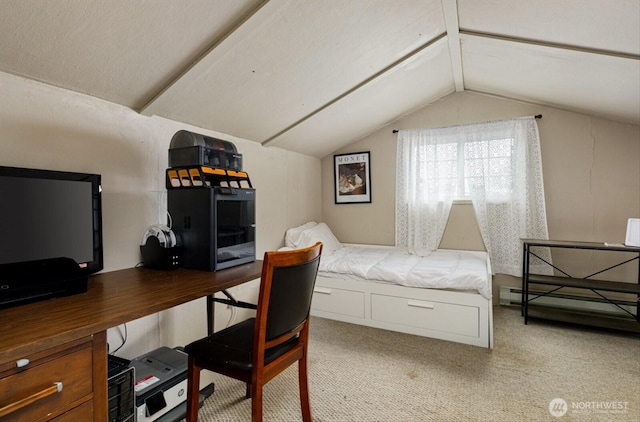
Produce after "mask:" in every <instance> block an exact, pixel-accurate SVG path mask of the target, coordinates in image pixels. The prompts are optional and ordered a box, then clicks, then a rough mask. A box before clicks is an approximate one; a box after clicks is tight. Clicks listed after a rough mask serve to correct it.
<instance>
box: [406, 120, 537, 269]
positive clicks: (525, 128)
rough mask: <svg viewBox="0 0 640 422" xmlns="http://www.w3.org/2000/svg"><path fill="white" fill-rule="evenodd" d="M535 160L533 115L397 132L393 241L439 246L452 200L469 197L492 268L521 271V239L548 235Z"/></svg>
mask: <svg viewBox="0 0 640 422" xmlns="http://www.w3.org/2000/svg"><path fill="white" fill-rule="evenodd" d="M540 159H541V156H540V139H539V137H538V127H537V124H536V122H535V119H534V118H533V117H530V118H522V119H514V120H503V121H498V122H488V123H480V124H473V125H462V126H454V127H447V128H436V129H419V130H407V131H400V132H399V134H398V150H397V163H396V169H397V174H396V245H397V246H405V247H407V248H409V249H410V250H411V251H414V252H415V253H418V254H421V253H423V252H425V251H431V250H434V249H437V247H438V245H439V244H440V240H441V239H442V234H443V233H444V229H445V226H446V223H447V219H448V216H449V211H450V210H451V203H452V201H453V199H459V198H466V199H471V200H472V202H473V206H474V209H475V212H476V217H477V218H478V225H479V227H480V232H481V234H482V238H483V240H484V243H485V246H486V247H487V251H488V252H489V254H490V255H491V259H492V266H493V268H494V270H495V271H496V272H501V273H505V274H511V275H515V276H518V275H520V271H521V268H520V267H521V259H520V258H521V244H520V239H521V238H536V239H548V232H547V219H546V210H545V202H544V190H543V183H542V166H541V162H540Z"/></svg>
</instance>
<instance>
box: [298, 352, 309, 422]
mask: <svg viewBox="0 0 640 422" xmlns="http://www.w3.org/2000/svg"><path fill="white" fill-rule="evenodd" d="M298 384H299V385H300V407H301V409H302V420H303V421H304V422H311V403H310V402H309V377H308V371H307V356H306V354H305V355H304V356H303V357H302V358H301V359H300V360H299V361H298Z"/></svg>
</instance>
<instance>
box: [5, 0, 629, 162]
mask: <svg viewBox="0 0 640 422" xmlns="http://www.w3.org/2000/svg"><path fill="white" fill-rule="evenodd" d="M0 39H1V40H2V48H1V49H0V71H2V72H7V73H11V74H15V75H20V76H23V77H26V78H31V79H34V80H38V81H41V82H44V83H47V84H51V85H55V86H58V87H62V88H66V89H69V90H73V91H77V92H81V93H84V94H88V95H91V96H94V97H98V98H101V99H104V100H107V101H111V102H114V103H118V104H121V105H123V106H126V107H130V108H131V109H133V110H135V111H137V112H139V113H141V114H142V115H147V116H151V115H158V116H162V117H166V118H169V119H173V120H177V121H180V122H184V123H189V124H191V125H195V126H198V127H202V128H206V129H211V130H214V131H217V132H222V133H226V134H229V135H233V136H236V137H241V138H245V139H249V140H252V141H255V142H260V143H262V144H264V145H274V146H279V147H281V148H284V149H289V150H292V151H298V152H301V153H304V154H308V155H313V156H317V157H323V156H325V155H327V154H330V153H331V152H333V151H335V150H337V149H339V148H341V147H343V146H345V145H348V144H350V143H352V142H354V141H356V140H358V139H361V138H362V137H364V136H366V135H367V134H369V133H371V132H373V131H375V130H377V129H379V128H380V127H383V126H385V125H387V124H389V123H390V122H393V121H394V120H397V119H398V118H400V117H402V116H405V115H407V114H409V113H411V112H412V111H414V110H416V109H419V108H421V107H424V106H425V105H427V104H430V103H432V102H434V101H436V100H438V99H440V98H442V97H445V96H447V95H449V94H451V93H453V92H456V91H473V92H478V93H486V94H490V95H496V96H501V97H505V98H511V99H516V100H522V101H528V102H532V103H538V104H542V105H548V106H553V107H558V108H562V109H568V110H573V111H577V112H584V113H588V114H592V115H596V116H602V117H606V118H610V119H613V120H617V121H621V122H627V123H631V124H635V125H639V124H640V1H639V0H615V1H611V0H563V1H558V0H536V1H529V0H482V1H477V0H457V1H456V0H289V1H287V0H270V1H259V0H180V1H178V0H107V1H104V0H83V1H72V0H48V1H44V0H0Z"/></svg>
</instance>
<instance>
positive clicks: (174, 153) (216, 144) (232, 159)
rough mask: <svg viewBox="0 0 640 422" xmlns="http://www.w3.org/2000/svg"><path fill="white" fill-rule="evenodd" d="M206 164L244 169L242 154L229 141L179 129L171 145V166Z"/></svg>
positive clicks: (207, 165)
mask: <svg viewBox="0 0 640 422" xmlns="http://www.w3.org/2000/svg"><path fill="white" fill-rule="evenodd" d="M192 166H205V167H214V168H221V169H228V170H236V171H240V170H242V154H238V150H236V146H235V145H234V144H233V143H232V142H229V141H223V140H222V139H217V138H212V137H210V136H206V135H202V134H199V133H193V132H189V131H186V130H179V131H178V132H176V133H175V134H174V135H173V137H172V138H171V144H170V145H169V167H192Z"/></svg>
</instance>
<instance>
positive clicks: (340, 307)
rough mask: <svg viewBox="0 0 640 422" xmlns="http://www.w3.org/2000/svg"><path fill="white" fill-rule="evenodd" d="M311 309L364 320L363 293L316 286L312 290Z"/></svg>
mask: <svg viewBox="0 0 640 422" xmlns="http://www.w3.org/2000/svg"><path fill="white" fill-rule="evenodd" d="M311 308H312V309H313V310H316V311H322V312H331V313H334V314H340V315H346V316H350V317H355V318H364V292H357V291H353V290H343V289H336V288H333V287H323V286H318V285H316V287H315V288H314V289H313V301H312V303H311Z"/></svg>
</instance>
